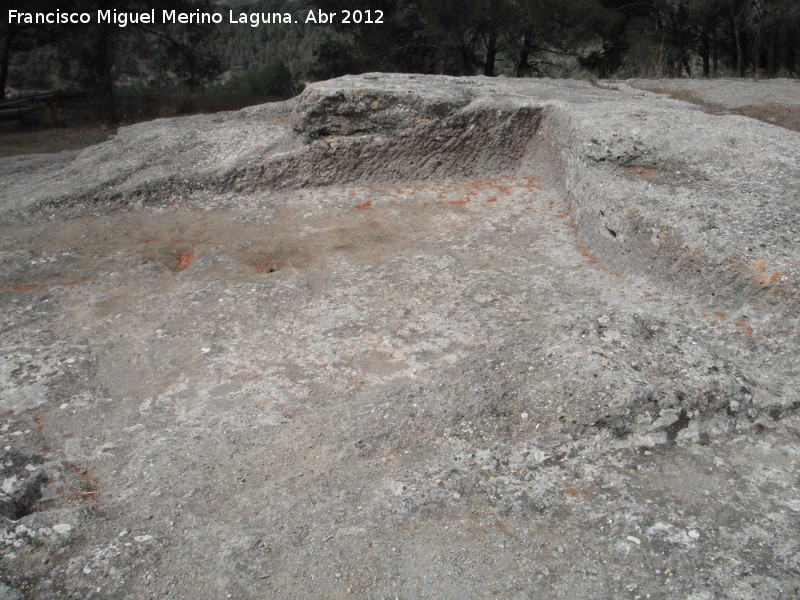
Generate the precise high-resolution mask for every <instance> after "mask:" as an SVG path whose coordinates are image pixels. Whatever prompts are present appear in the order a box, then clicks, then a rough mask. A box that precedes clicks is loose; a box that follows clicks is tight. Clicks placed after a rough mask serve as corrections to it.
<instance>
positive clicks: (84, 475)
mask: <svg viewBox="0 0 800 600" xmlns="http://www.w3.org/2000/svg"><path fill="white" fill-rule="evenodd" d="M72 472H73V473H76V474H78V475H80V476H81V479H82V480H83V485H84V491H83V492H80V493H78V494H73V496H72V497H70V500H78V499H82V500H83V501H84V502H86V503H87V504H89V505H91V506H92V508H97V504H98V500H99V499H100V489H99V488H100V485H99V481H100V480H99V479H98V477H97V476H95V475H92V474H91V473H89V469H87V468H86V467H72Z"/></svg>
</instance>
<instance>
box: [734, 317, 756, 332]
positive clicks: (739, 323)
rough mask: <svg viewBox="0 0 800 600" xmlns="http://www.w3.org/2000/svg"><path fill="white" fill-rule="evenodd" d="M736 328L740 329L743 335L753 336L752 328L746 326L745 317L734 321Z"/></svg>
mask: <svg viewBox="0 0 800 600" xmlns="http://www.w3.org/2000/svg"><path fill="white" fill-rule="evenodd" d="M736 328H737V329H741V330H742V331H743V332H744V333H745V335H753V328H752V327H751V326H750V325H748V324H747V317H739V318H738V319H737V320H736Z"/></svg>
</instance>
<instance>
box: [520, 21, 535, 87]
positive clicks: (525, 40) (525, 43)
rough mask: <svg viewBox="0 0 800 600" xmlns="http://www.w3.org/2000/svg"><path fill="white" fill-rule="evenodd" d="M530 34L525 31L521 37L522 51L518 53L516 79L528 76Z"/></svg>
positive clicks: (531, 43)
mask: <svg viewBox="0 0 800 600" xmlns="http://www.w3.org/2000/svg"><path fill="white" fill-rule="evenodd" d="M532 45H533V42H532V41H531V32H530V31H526V32H525V33H524V34H523V36H522V49H521V50H520V51H519V62H518V63H517V77H525V76H526V75H527V74H528V58H530V55H531V46H532Z"/></svg>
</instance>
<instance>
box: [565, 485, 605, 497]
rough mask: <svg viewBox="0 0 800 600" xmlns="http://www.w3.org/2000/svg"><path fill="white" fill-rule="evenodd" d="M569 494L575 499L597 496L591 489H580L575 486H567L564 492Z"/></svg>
mask: <svg viewBox="0 0 800 600" xmlns="http://www.w3.org/2000/svg"><path fill="white" fill-rule="evenodd" d="M564 491H565V492H566V493H567V494H569V495H570V496H572V497H573V498H589V499H591V498H595V497H597V494H596V493H595V492H593V491H592V490H590V489H589V488H583V489H578V488H576V487H573V486H571V485H570V486H567V487H566V489H565V490H564Z"/></svg>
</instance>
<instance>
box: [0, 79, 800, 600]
mask: <svg viewBox="0 0 800 600" xmlns="http://www.w3.org/2000/svg"><path fill="white" fill-rule="evenodd" d="M737 85H738V83H737ZM751 85H754V86H756V85H758V84H755V83H753V84H751ZM784 86H785V87H786V89H789V90H791V89H792V88H791V83H789V82H786V83H785V84H784ZM798 157H800V135H798V134H797V133H795V132H792V131H788V130H785V129H781V128H778V127H774V126H771V125H768V124H764V123H760V122H758V121H755V120H751V119H746V118H744V117H736V116H715V115H709V114H707V113H705V112H703V111H702V110H700V109H699V108H698V107H696V106H694V105H691V104H688V103H685V102H680V101H677V100H674V99H671V98H667V97H665V96H659V95H656V94H653V93H650V92H647V91H643V90H641V89H638V88H636V87H632V86H630V85H627V84H624V83H620V84H614V86H613V88H612V87H611V86H608V85H605V84H601V85H600V86H591V85H589V84H588V83H584V82H570V81H530V80H528V81H516V80H502V79H492V80H490V79H484V78H475V79H453V78H445V77H423V76H409V75H364V76H359V77H346V78H342V79H337V80H333V81H329V82H323V83H319V84H315V85H312V86H310V87H309V88H308V89H307V90H306V91H305V92H304V93H303V95H302V96H301V97H300V98H298V99H297V100H295V101H292V102H288V103H284V104H278V105H269V106H262V107H255V108H251V109H246V110H243V111H239V112H236V113H229V114H219V115H211V116H198V117H191V118H184V119H170V120H160V121H154V122H151V123H143V124H140V125H136V126H132V127H128V128H125V129H122V130H120V132H119V134H118V135H117V136H116V137H115V138H114V139H112V140H110V141H109V142H106V143H104V144H101V145H99V146H94V147H92V148H89V149H87V150H85V151H83V152H81V153H79V154H75V153H67V154H63V155H59V156H55V157H44V156H37V157H29V158H17V159H7V160H3V161H0V177H1V179H0V197H2V204H0V223H2V238H0V243H1V244H2V245H1V246H0V268H1V269H2V270H1V271H0V273H2V275H1V277H2V279H1V280H0V288H2V289H0V301H2V303H3V313H2V327H3V337H2V349H1V350H2V352H0V377H1V378H2V387H1V389H0V403H1V404H0V408H2V410H3V412H4V425H3V427H2V431H0V438H2V439H0V442H2V446H3V447H4V448H5V450H4V454H3V456H4V458H3V481H2V494H0V511H1V514H2V517H3V519H4V523H5V525H4V534H3V538H2V544H3V547H2V549H0V551H1V552H2V557H3V558H2V569H3V571H2V572H3V576H4V579H5V581H6V583H8V584H9V585H10V586H11V587H9V588H8V589H9V593H11V592H12V591H13V590H12V588H13V589H16V590H19V591H20V592H21V593H23V594H25V595H26V596H29V597H32V598H56V597H69V596H72V597H81V598H90V597H97V598H107V597H115V598H142V597H152V598H162V597H167V596H170V597H180V598H200V597H226V596H228V595H229V596H230V597H239V598H261V597H280V598H295V597H296V598H307V597H320V598H322V597H324V598H330V597H339V596H345V597H346V596H352V597H364V598H384V597H408V598H410V597H426V598H436V597H438V598H470V597H474V598H485V597H504V598H530V597H534V598H536V597H541V598H579V597H597V598H605V597H607V598H620V597H630V598H636V597H639V598H646V597H650V598H675V597H682V598H695V599H701V598H703V599H705V598H722V597H730V598H759V599H761V598H790V597H794V596H796V595H797V594H798V593H800V571H799V570H798V567H799V566H800V565H798V558H799V556H800V555H799V554H798V547H797V539H800V502H798V499H797V493H796V485H797V477H798V450H800V444H799V443H798V436H797V409H798V407H800V397H798V392H797V389H798V361H799V360H800V353H798V333H800V322H799V321H798V306H797V303H798V286H797V277H798V258H800V257H799V256H798V254H799V253H800V246H799V245H798V241H799V239H800V226H799V225H800V223H799V222H798V221H799V220H800V216H798V211H797V202H798V192H799V191H800V162H799V161H798Z"/></svg>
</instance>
